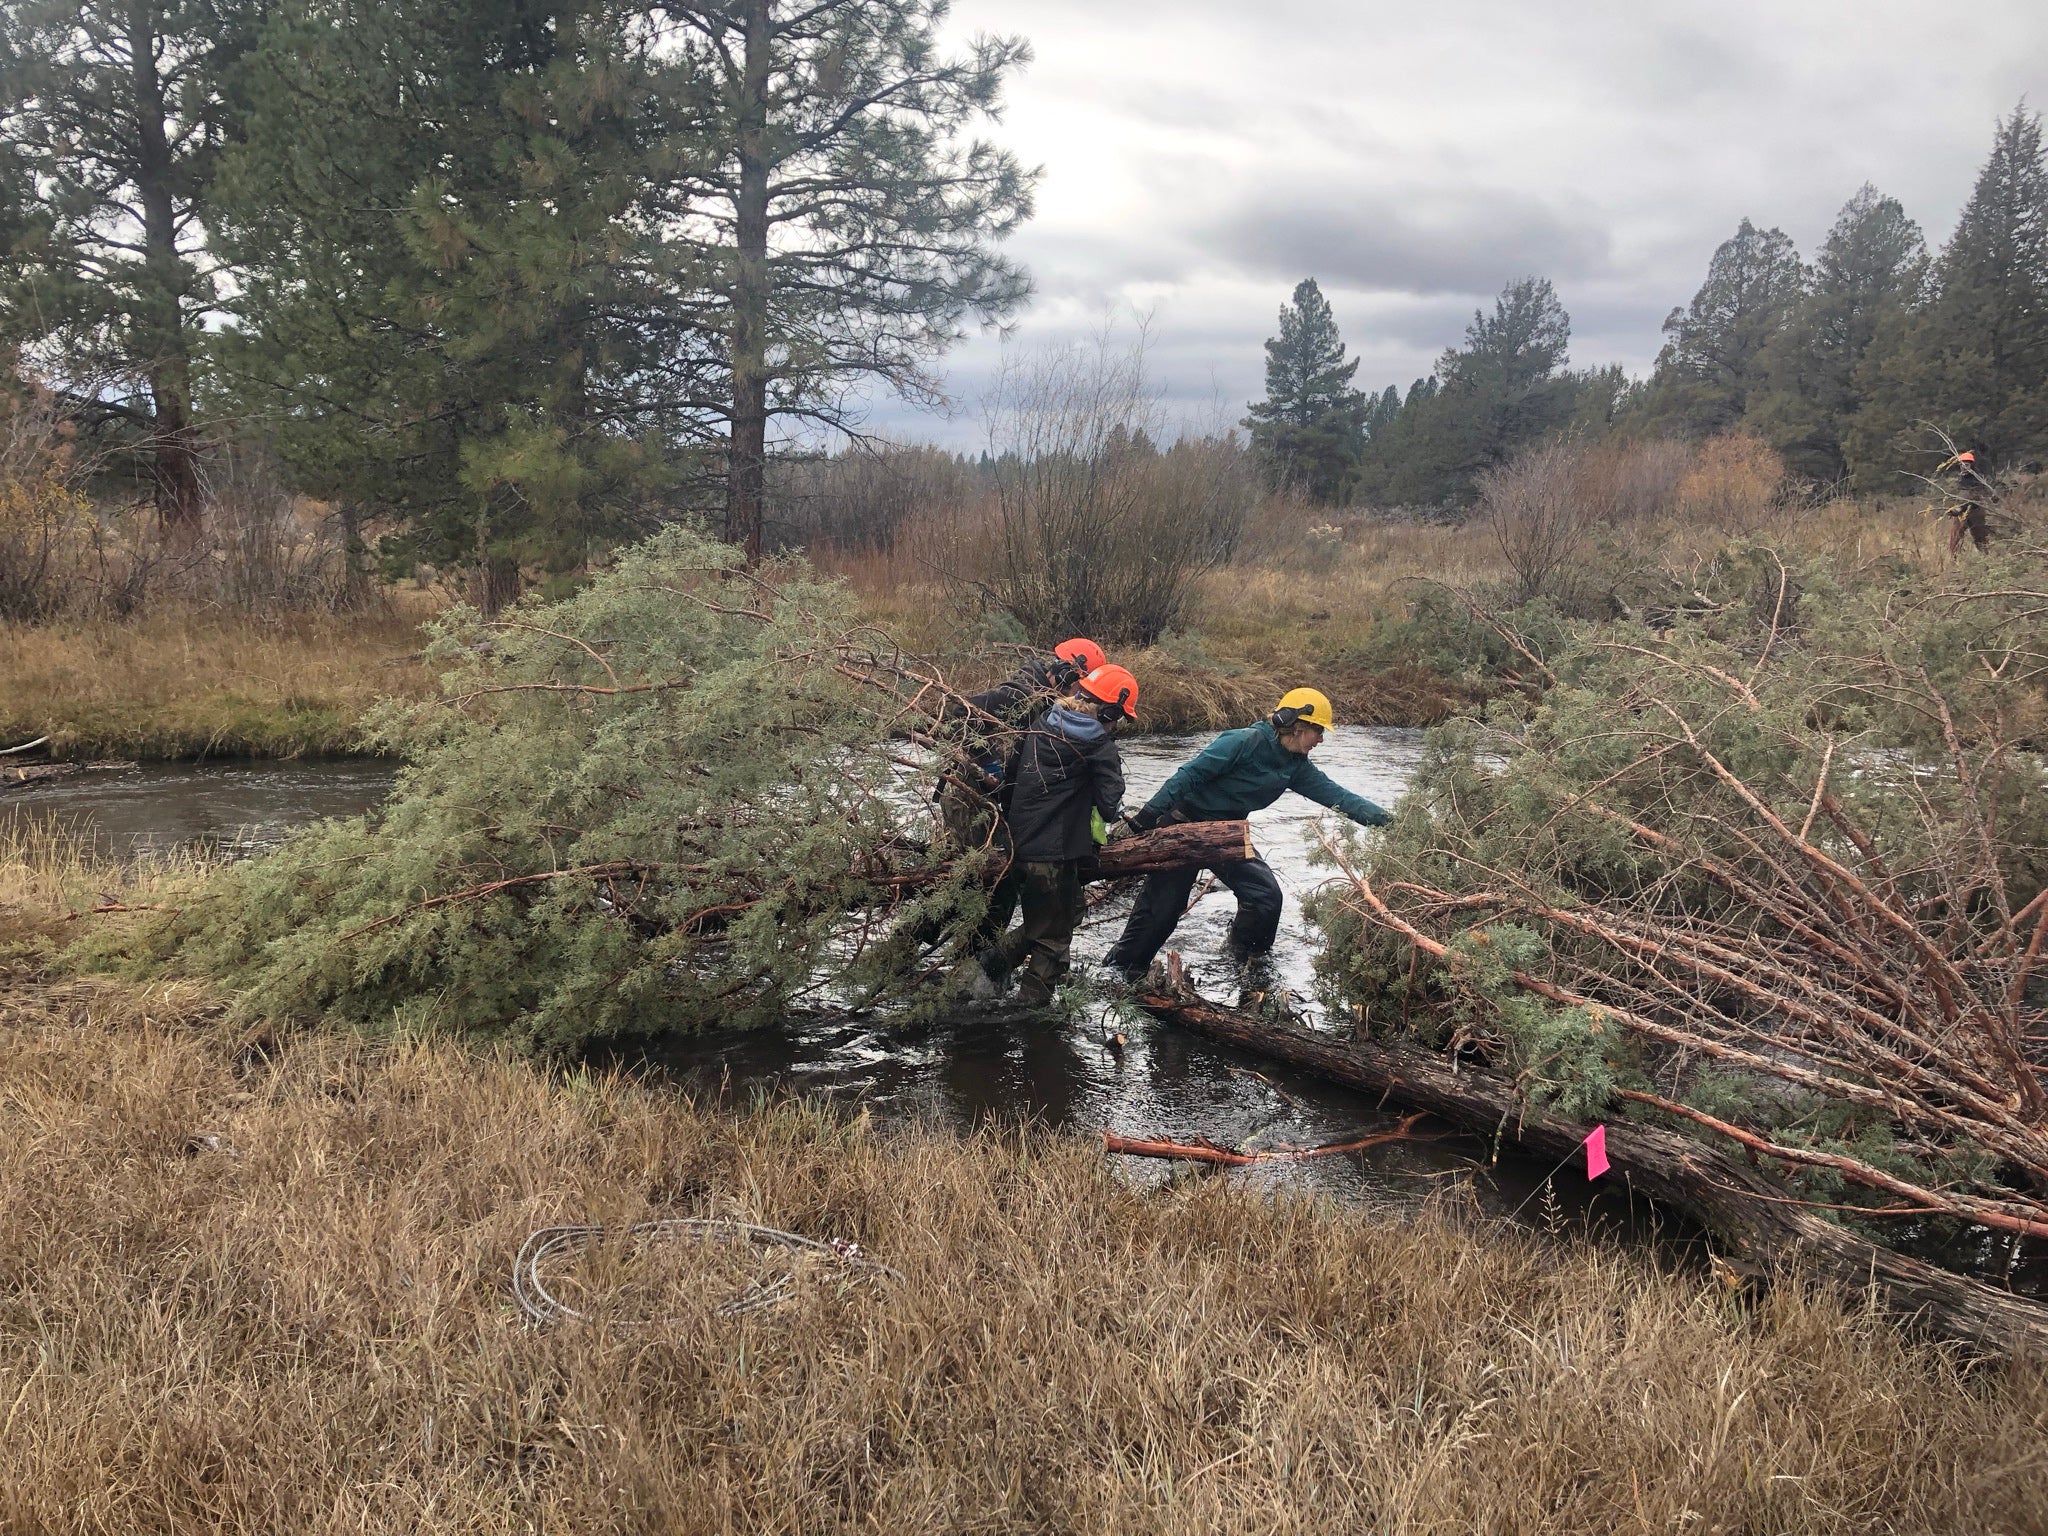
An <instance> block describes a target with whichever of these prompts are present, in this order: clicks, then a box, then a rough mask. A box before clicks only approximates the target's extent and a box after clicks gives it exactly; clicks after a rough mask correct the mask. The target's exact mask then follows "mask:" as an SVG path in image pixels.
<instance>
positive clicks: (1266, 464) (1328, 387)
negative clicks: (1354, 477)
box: [1244, 277, 1366, 506]
mask: <svg viewBox="0 0 2048 1536" xmlns="http://www.w3.org/2000/svg"><path fill="white" fill-rule="evenodd" d="M1357 372H1358V359H1357V358H1352V359H1351V360H1350V361H1349V362H1347V361H1345V358H1344V341H1343V338H1342V337H1341V336H1339V335H1338V334H1337V317H1336V316H1335V315H1334V314H1332V313H1331V312H1330V302H1329V300H1327V299H1325V298H1324V297H1323V290H1322V289H1321V288H1320V287H1318V286H1317V285H1316V280H1315V279H1314V278H1312V277H1305V278H1303V279H1302V280H1301V281H1300V282H1299V283H1298V284H1296V285H1295V289H1294V297H1293V299H1292V300H1291V301H1289V302H1288V303H1286V304H1283V305H1282V306H1281V307H1280V333H1279V334H1278V335H1277V336H1274V337H1272V338H1271V339H1270V340H1269V341H1267V343H1266V398H1265V399H1263V400H1259V401H1255V402H1253V404H1252V407H1251V414H1250V415H1249V416H1247V417H1246V418H1245V421H1244V424H1245V426H1246V427H1248V428H1249V429H1250V430H1251V439H1252V451H1253V453H1254V454H1255V455H1256V456H1257V458H1258V460H1259V463H1260V465H1261V467H1262V468H1263V469H1264V470H1265V473H1266V476H1267V478H1268V479H1269V480H1270V481H1271V482H1272V483H1273V484H1275V485H1287V486H1293V487H1296V488H1298V489H1299V490H1301V491H1302V492H1303V493H1304V494H1306V495H1307V496H1308V497H1309V499H1310V500H1312V501H1316V502H1320V503H1322V504H1324V505H1326V506H1327V505H1331V504H1334V503H1336V502H1339V501H1342V500H1343V499H1344V494H1345V491H1346V489H1347V487H1348V486H1349V484H1350V480H1351V474H1352V470H1353V467H1354V466H1355V465H1356V464H1357V461H1358V454H1359V449H1360V447H1361V446H1362V442H1363V431H1364V424H1365V414H1366V404H1365V398H1364V397H1363V396H1362V395H1360V394H1359V392H1358V391H1357V390H1356V389H1353V388H1352V387H1351V378H1352V375H1353V374H1355V373H1357Z"/></svg>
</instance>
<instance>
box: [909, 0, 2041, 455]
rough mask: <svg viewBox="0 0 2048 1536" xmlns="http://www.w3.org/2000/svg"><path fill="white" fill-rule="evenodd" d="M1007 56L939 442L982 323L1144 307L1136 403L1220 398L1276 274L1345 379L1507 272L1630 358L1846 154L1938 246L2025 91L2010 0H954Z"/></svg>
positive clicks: (1243, 356) (1402, 371) (2029, 57)
mask: <svg viewBox="0 0 2048 1536" xmlns="http://www.w3.org/2000/svg"><path fill="white" fill-rule="evenodd" d="M949 25H950V27H951V29H952V31H953V33H954V35H955V36H956V37H959V38H965V37H967V36H969V35H971V34H973V33H974V32H977V31H990V32H1008V33H1020V34H1022V35H1023V36H1024V37H1026V38H1028V39H1029V40H1030V42H1031V45H1032V47H1033V49H1034V51H1035V53H1036V59H1035V61H1034V62H1033V63H1032V65H1031V66H1030V67H1029V69H1027V70H1026V71H1025V72H1024V73H1023V75H1022V76H1020V77H1019V78H1018V79H1017V80H1016V82H1015V84H1014V85H1013V86H1012V88H1011V90H1010V92H1009V95H1008V101H1007V108H1006V111H1005V113H1004V117H1003V121H1002V122H1001V123H1000V124H999V125H997V126H996V127H995V128H994V129H993V130H992V136H993V137H995V138H996V139H998V140H999V141H1000V142H1002V143H1004V144H1006V145H1008V146H1009V147H1010V148H1011V149H1012V150H1014V151H1015V152H1016V154H1017V155H1018V157H1019V158H1020V159H1021V160H1023V161H1024V162H1025V163H1026V164H1027V165H1038V166H1041V167H1043V171H1044V175H1043V177H1042V179H1041V181H1040V183H1039V189H1038V211H1037V214H1036V216H1035V217H1034V218H1033V219H1032V220H1031V221H1030V222H1029V223H1028V224H1027V225H1026V226H1025V228H1024V229H1023V231H1022V232H1021V233H1020V234H1019V235H1018V236H1016V237H1015V239H1014V240H1013V241H1012V242H1011V249H1012V251H1013V252H1014V254H1015V255H1017V256H1018V257H1020V258H1021V259H1022V260H1023V261H1024V262H1025V264H1026V265H1027V266H1028V267H1029V268H1030V270H1031V275H1032V278H1033V281H1034V282H1035V284H1036V288H1037V292H1036V296H1035V297H1034V298H1033V300H1032V302H1031V304H1030V307H1029V308H1028V309H1027V310H1026V312H1025V313H1024V315H1023V317H1022V319H1021V321H1020V322H1019V324H1018V325H1017V326H1016V327H1015V329H1014V334H1013V335H1012V336H1011V337H1010V338H1009V340H1008V341H1007V343H1005V342H1003V341H1001V340H998V339H997V338H995V337H978V338H976V339H974V340H972V341H970V342H969V343H967V344H966V345H964V346H962V347H961V348H959V349H958V350H956V351H955V352H953V353H952V354H950V355H949V357H948V359H947V362H946V365H945V373H946V378H947V387H948V389H949V391H950V392H951V393H952V394H953V395H954V396H955V398H956V399H957V400H958V401H959V403H960V407H961V413H960V414H959V415H958V416H957V417H956V418H955V419H954V420H952V421H950V422H949V421H947V420H945V419H943V418H940V417H936V416H932V415H929V414H925V413H920V412H913V411H909V410H908V409H906V408H904V407H900V406H891V407H888V408H883V409H877V410H876V411H875V413H874V415H873V417H872V424H873V425H874V426H875V427H877V428H879V429H882V430H885V431H886V432H888V433H889V434H890V435H891V436H894V437H897V438H901V439H911V440H915V439H924V440H936V441H942V442H945V443H947V444H948V445H949V446H954V447H961V448H969V447H974V446H977V445H978V444H979V443H980V441H981V439H982V429H981V427H980V424H979V421H980V418H979V415H978V401H979V398H980V396H981V395H982V393H983V391H984V390H985V388H986V385H987V381H988V379H989V377H990V375H991V373H992V371H993V369H994V368H995V367H996V366H997V364H998V361H999V358H1000V354H1001V351H1002V348H1003V347H1004V346H1005V345H1007V346H1009V347H1013V348H1014V347H1031V346H1033V345H1035V344H1038V343H1041V342H1045V341H1049V340H1050V341H1054V342H1057V341H1060V340H1064V339H1068V338H1074V337H1082V336H1086V335H1088V334H1089V333H1090V332H1092V331H1094V330H1096V329H1097V328H1099V327H1100V326H1101V324H1102V323H1103V321H1104V319H1105V318H1106V317H1109V316H1122V317H1123V320H1124V325H1125V329H1126V331H1129V330H1130V329H1131V326H1130V317H1131V316H1132V315H1133V314H1137V313H1145V314H1149V315H1150V316H1151V329H1150V349H1149V356H1150V362H1151V366H1152V371H1153V373H1154V376H1155V378H1156V381H1157V383H1158V384H1159V385H1160V386H1161V387H1162V389H1163V392H1164V394H1165V396H1166V400H1167V403H1168V408H1169V410H1170V411H1171V412H1173V413H1174V414H1176V415H1178V416H1182V417H1185V418H1189V419H1193V420H1196V421H1201V420H1203V419H1220V420H1223V421H1226V422H1227V421H1234V420H1235V419H1236V418H1237V417H1239V416H1241V415H1242V414H1243V411H1244V406H1245V403H1246V402H1247V401H1249V400H1251V399H1253V398H1255V397H1257V396H1259V395H1260V394H1262V393H1263V378H1264V374H1263V368H1264V361H1263V357H1264V355H1263V352H1262V349H1261V343H1262V342H1263V341H1264V340H1265V338H1266V337H1267V336H1269V335H1271V334H1272V332H1273V330H1274V325H1275V316H1276V314H1277V312H1278V310H1279V307H1280V305H1281V304H1282V303H1283V302H1284V301H1285V300H1286V299H1287V297H1288V295H1289V293H1290V292H1291V291H1292V289H1293V286H1294V284H1295V283H1296V282H1298V281H1299V280H1300V279H1301V278H1303V277H1307V276H1313V277H1315V278H1316V279H1317V280H1318V282H1320V283H1321V285H1322V288H1323V292H1324V293H1325V294H1326V295H1327V296H1328V297H1329V299H1330V302H1331V304H1332V306H1333V307H1334V308H1335V310H1336V314H1337V321H1338V324H1339V326H1340V327H1341V328H1342V330H1343V334H1344V339H1345V341H1346V342H1348V343H1349V344H1350V347H1351V350H1352V355H1354V356H1357V357H1360V358H1362V359H1363V362H1362V365H1361V366H1360V368H1359V371H1358V383H1359V385H1360V386H1361V387H1363V388H1380V387H1383V386H1385V385H1387V384H1390V383H1398V384H1399V385H1401V386H1402V387H1403V388H1404V389H1405V388H1406V386H1407V384H1408V383H1409V381H1410V380H1412V379H1414V378H1416V377H1417V376H1418V375H1420V374H1423V373H1426V372H1427V371H1428V370H1429V368H1430V366H1431V364H1432V362H1433V361H1434V359H1435V357H1436V355H1437V354H1438V353H1439V352H1440V351H1441V350H1442V349H1443V348H1444V347H1446V346H1448V345H1453V344H1455V343H1456V342H1458V341H1459V339H1460V338H1461V336H1462V335H1463V331H1464V327H1465V324H1466V322H1467V321H1468V320H1469V319H1470V317H1471V313H1472V310H1473V309H1474V308H1475V307H1476V306H1479V305H1482V304H1484V305H1490V304H1491V302H1492V299H1493V296H1494V295H1495V294H1496V293H1498V292H1499V291H1500V288H1501V286H1502V285H1503V284H1504V283H1506V282H1508V281H1509V280H1511V279H1513V278H1516V277H1520V276H1524V275H1527V274H1531V273H1534V274H1538V275H1541V276H1544V277H1548V278H1550V279H1551V281H1552V282H1553V283H1555V284H1556V285H1557V291H1558V294H1559V296H1560V297H1561V298H1562V299H1563V301H1564V305H1565V308H1566V309H1567V310H1569V311H1570V313H1571V317H1572V361H1573V363H1574V364H1575V365H1588V364H1597V363H1606V362H1621V363H1623V364H1625V365H1627V366H1628V367H1629V368H1630V369H1632V370H1635V371H1638V372H1641V371H1644V370H1646V369H1647V368H1648V367H1649V365H1650V362H1651V360H1652V359H1653V358H1654V357H1655V356H1656V352H1657V348H1658V346H1659V344H1660V341H1661V338H1660V335H1659V331H1658V327H1659V325H1660V324H1661V323H1662V321H1663V319H1664V316H1665V315H1666V314H1667V313H1668V312H1669V311H1670V309H1671V308H1672V306H1673V305H1676V304H1681V303H1683V302H1685V301H1686V300H1687V299H1689V298H1690V297H1691V295H1692V293H1693V291H1694V289H1696V288H1697V287H1698V286H1699V283H1700V279H1701V278H1702V277H1703V276H1704V275H1705V271H1706V264H1707V259H1708V257H1709V256H1710V255H1711V254H1712V253H1713V250H1714V247H1715V246H1716V245H1717V244H1719V243H1720V242H1721V241H1722V240H1724V239H1726V238H1727V237H1728V236H1729V235H1730V234H1732V233H1733V232H1734V229H1735V225H1736V222H1737V221H1738V220H1739V219H1741V218H1743V217H1744V216H1745V215H1746V216H1748V217H1749V218H1751V219H1753V220H1754V221H1756V222H1757V223H1758V224H1759V225H1770V224H1775V225H1777V226H1779V227H1780V228H1782V229H1784V230H1785V231H1786V232H1787V233H1788V234H1790V235H1791V236H1792V238H1793V240H1794V242H1795V243H1796V244H1797V245H1798V247H1799V250H1800V253H1801V254H1802V255H1803V256H1810V255H1811V253H1812V252H1813V250H1814V248H1815V247H1816V246H1817V245H1818V244H1819V242H1820V240H1821V239H1822V237H1823V236H1824V235H1825V234H1826V232H1827V229H1828V226H1829V225H1830V224H1831V223H1832V222H1833V221H1834V216H1835V213H1836V211H1837V210H1838V209H1839V208H1840V207H1841V205H1842V204H1843V203H1844V202H1845V201H1846V200H1847V199H1848V198H1849V197H1850V195H1851V194H1852V193H1854V192H1855V191H1856V189H1857V188H1858V187H1859V186H1860V185H1862V183H1864V182H1865V181H1871V182H1875V183H1876V184H1877V186H1878V187H1880V188H1881V189H1882V190H1884V191H1885V192H1888V193H1890V194H1891V195H1893V196H1895V197H1897V198H1899V199H1900V201H1902V202H1903V203H1904V204H1905V206H1906V211H1907V213H1909V214H1910V215H1912V216H1913V217H1914V218H1915V219H1917V220H1919V222H1920V224H1921V227H1922V228H1923V229H1924V230H1925V231H1926V233H1927V236H1928V238H1929V240H1930V242H1933V243H1936V244H1938V243H1939V241H1940V240H1941V239H1943V238H1944V237H1945V236H1946V235H1947V233H1948V231H1949V230H1950V228H1951V227H1952V226H1953V224H1954V222H1955V217H1956V213H1957V211H1958V210H1959V208H1960V207H1961V205H1962V202H1963V199H1964V198H1965V197H1966V196H1967V195H1968V193H1969V190H1970V186H1971V183H1972V182H1973V180H1974V179H1975V176H1976V172H1977V169H1978V167H1979V166H1980V165H1981V164H1982V162H1983V160H1984V157H1985V155H1986V153H1987V152H1988V150H1989V148H1990V144H1991V135H1992V130H1993V125H1994V123H1995V121H1996V119H1997V118H1998V117H1999V116H2001V115H2002V114H2004V113H2005V112H2007V111H2009V110H2011V108H2012V106H2013V104H2014V103H2015V102H2017V101H2018V100H2019V99H2020V98H2021V97H2022V96H2030V97H2031V98H2032V102H2033V105H2034V106H2035V107H2037V108H2039V107H2042V106H2048V4H2043V3H2041V0H1975V3H1967V4H1961V5H1937V4H1930V3H1928V0H1910V3H1907V0H1855V3H1848V0H1629V3H1610V0H1553V3H1548V4H1542V3H1535V0H1437V3H1435V4H1427V5H1417V4H1412V3H1409V4H1400V5H1395V4H1390V3H1364V4H1358V3H1353V4H1344V3H1341V0H1262V3H1259V4H1244V3H1239V0H955V9H954V12H953V17H952V20H951V22H950V23H949Z"/></svg>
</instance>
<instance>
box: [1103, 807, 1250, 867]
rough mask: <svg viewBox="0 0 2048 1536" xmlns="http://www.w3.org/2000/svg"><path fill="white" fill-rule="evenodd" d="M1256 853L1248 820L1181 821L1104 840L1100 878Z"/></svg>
mask: <svg viewBox="0 0 2048 1536" xmlns="http://www.w3.org/2000/svg"><path fill="white" fill-rule="evenodd" d="M1258 856H1259V851H1258V849H1256V848H1254V847H1253V846H1252V825H1251V823H1250V822H1248V821H1183V822H1178V823H1176V824H1175V825H1173V826H1170V827H1158V828H1155V829H1154V830H1153V831H1150V832H1140V833H1138V834H1137V835H1136V836H1135V837H1123V838H1118V839H1117V840H1116V841H1115V842H1113V843H1105V844H1104V845H1103V849H1102V855H1101V860H1100V862H1101V865H1102V874H1101V877H1100V878H1102V879H1104V880H1119V879H1122V878H1123V877H1124V876H1125V875H1149V874H1151V873H1153V872H1154V871H1155V870H1162V869H1206V868H1209V867H1212V866H1214V865H1217V864H1236V863H1240V862H1242V861H1243V860H1245V859H1255V858H1257V857H1258Z"/></svg>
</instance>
